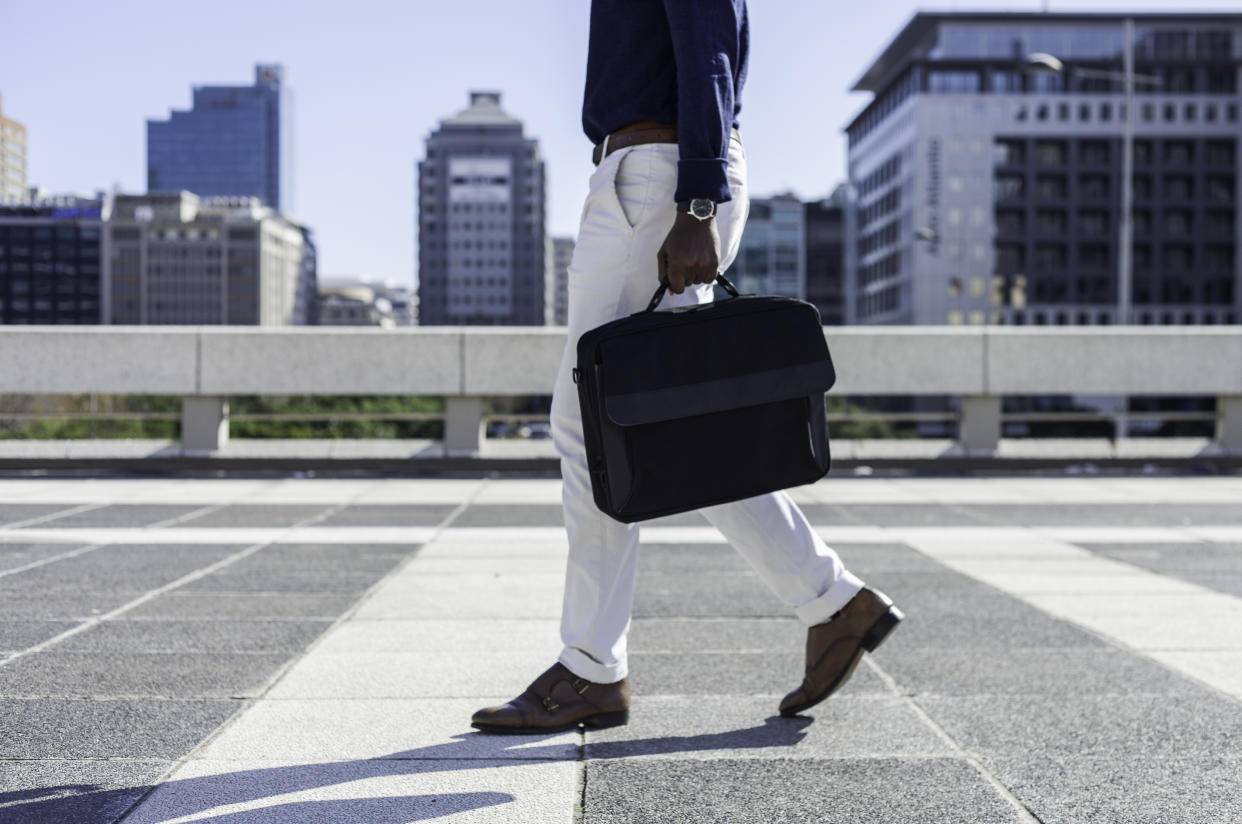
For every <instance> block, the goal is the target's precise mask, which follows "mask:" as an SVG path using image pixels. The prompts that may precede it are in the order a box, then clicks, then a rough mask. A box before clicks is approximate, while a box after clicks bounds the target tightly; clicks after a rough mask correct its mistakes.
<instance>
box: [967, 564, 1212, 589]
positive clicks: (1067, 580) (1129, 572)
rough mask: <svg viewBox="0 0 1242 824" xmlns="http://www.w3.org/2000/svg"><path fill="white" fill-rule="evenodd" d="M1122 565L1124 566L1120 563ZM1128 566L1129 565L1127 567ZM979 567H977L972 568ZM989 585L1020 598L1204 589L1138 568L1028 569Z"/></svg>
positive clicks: (992, 578) (995, 575)
mask: <svg viewBox="0 0 1242 824" xmlns="http://www.w3.org/2000/svg"><path fill="white" fill-rule="evenodd" d="M1118 566H1123V565H1121V564H1119V565H1118ZM1127 566H1128V565H1127ZM974 568H977V567H973V566H972V569H974ZM987 580H988V583H989V584H991V585H992V586H995V587H999V588H1000V589H1003V590H1005V591H1006V592H1012V593H1014V594H1016V595H1022V596H1026V595H1090V596H1092V597H1095V596H1100V595H1135V596H1146V595H1184V596H1189V597H1194V596H1196V595H1198V594H1200V593H1201V592H1203V588H1202V587H1199V586H1196V585H1195V584H1191V583H1188V582H1186V581H1179V580H1177V579H1176V578H1168V577H1165V576H1163V575H1144V574H1142V573H1141V572H1140V571H1139V570H1137V569H1136V568H1134V567H1131V568H1130V569H1111V570H1108V571H1107V572H1104V573H1103V574H1101V572H1100V571H1099V570H1098V568H1097V571H1096V572H1095V573H1094V574H1093V573H1088V572H1086V571H1083V572H1080V573H1076V574H1069V575H1067V574H1065V573H1053V574H1039V573H1033V572H1031V571H1030V570H1029V568H1028V569H1026V570H1024V571H1022V572H1014V573H1005V572H989V573H988V574H987Z"/></svg>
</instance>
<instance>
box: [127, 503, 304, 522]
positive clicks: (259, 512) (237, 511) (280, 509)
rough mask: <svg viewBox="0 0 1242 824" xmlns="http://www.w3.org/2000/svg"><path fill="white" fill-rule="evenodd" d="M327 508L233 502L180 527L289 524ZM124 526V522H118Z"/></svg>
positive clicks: (187, 519) (198, 516)
mask: <svg viewBox="0 0 1242 824" xmlns="http://www.w3.org/2000/svg"><path fill="white" fill-rule="evenodd" d="M327 508H328V507H326V506H324V505H323V504H317V505H311V506H302V505H298V504H234V505H231V506H225V507H222V508H220V509H213V510H211V511H210V512H204V513H203V514H201V515H195V516H194V517H192V518H186V519H185V520H184V521H181V522H180V523H179V525H180V526H189V527H207V526H224V527H248V526H267V527H275V526H292V525H293V524H296V523H300V522H302V521H304V520H306V519H308V518H313V517H314V516H316V515H318V514H319V513H321V512H324V511H326V510H327ZM120 526H127V524H120Z"/></svg>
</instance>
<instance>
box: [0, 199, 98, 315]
mask: <svg viewBox="0 0 1242 824" xmlns="http://www.w3.org/2000/svg"><path fill="white" fill-rule="evenodd" d="M109 206H110V204H109V201H108V198H107V197H105V196H103V195H100V196H97V197H79V196H76V195H62V196H56V197H43V196H40V197H38V198H36V199H32V200H31V201H30V202H28V203H24V204H8V205H0V323H3V324H19V323H73V324H79V323H99V322H100V321H101V320H102V315H101V308H100V292H101V277H102V274H101V267H102V259H103V252H102V244H101V239H102V232H101V229H102V226H103V221H105V220H106V219H107V217H108V210H109Z"/></svg>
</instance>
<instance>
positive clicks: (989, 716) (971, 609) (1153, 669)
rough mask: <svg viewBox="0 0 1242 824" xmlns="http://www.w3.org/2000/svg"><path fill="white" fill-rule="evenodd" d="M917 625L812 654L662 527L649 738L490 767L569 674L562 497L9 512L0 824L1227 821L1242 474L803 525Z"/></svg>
mask: <svg viewBox="0 0 1242 824" xmlns="http://www.w3.org/2000/svg"><path fill="white" fill-rule="evenodd" d="M793 494H794V495H795V497H796V499H797V500H798V501H799V502H800V503H802V504H803V508H804V511H805V512H806V513H807V515H808V517H809V518H810V520H811V522H812V523H813V524H814V525H815V526H816V527H817V529H818V530H819V531H820V532H821V534H822V535H823V536H824V538H825V539H826V540H827V541H828V542H829V543H830V544H831V545H833V546H834V547H836V548H837V549H838V551H839V552H840V553H841V555H842V556H843V557H844V558H845V560H846V562H847V564H848V565H849V567H850V568H851V569H852V570H853V571H855V572H856V573H858V574H859V575H861V576H862V577H863V578H864V579H866V580H867V581H868V582H869V583H871V584H872V585H874V586H876V587H878V588H880V589H882V590H884V591H885V592H887V593H888V594H889V595H890V596H892V597H893V598H894V599H895V600H896V602H897V603H898V604H899V605H900V606H901V608H902V609H903V610H904V611H905V613H906V615H907V620H906V621H905V622H904V623H903V624H902V625H901V627H900V629H899V630H898V631H897V632H896V633H894V634H893V635H892V636H891V638H890V639H889V640H888V641H887V642H886V643H885V645H884V646H883V647H881V648H880V649H879V650H878V651H877V652H876V654H875V655H873V656H868V657H867V658H866V659H864V665H863V666H860V667H859V669H858V671H857V673H856V674H855V676H854V678H853V679H852V680H851V682H850V683H849V684H848V685H847V687H846V688H845V689H844V690H843V691H842V692H841V693H840V694H838V695H836V696H834V697H832V698H830V699H829V700H828V701H826V702H825V703H823V704H821V705H819V706H818V707H816V708H814V709H813V710H811V711H810V713H809V714H808V715H807V716H806V717H801V718H794V719H784V718H780V717H778V716H777V713H776V708H777V704H778V702H779V700H780V697H781V696H782V695H784V694H785V692H786V691H788V690H789V689H791V688H792V687H794V686H795V685H796V684H797V683H798V681H799V680H800V677H801V670H802V664H803V662H802V645H803V641H804V631H803V629H802V628H801V627H799V625H798V624H797V623H796V622H795V621H794V620H793V619H792V618H791V617H790V615H789V612H788V610H786V609H785V608H784V607H783V606H782V605H781V604H780V603H779V602H778V601H777V600H776V599H775V598H774V597H773V596H772V595H771V594H770V593H769V592H768V591H767V590H766V589H765V588H764V586H763V585H762V584H761V583H760V581H759V580H758V578H757V577H756V576H755V575H754V574H753V573H752V572H751V571H750V570H749V569H748V568H747V567H746V566H745V564H744V562H743V561H742V560H741V558H740V556H738V555H737V554H736V553H734V552H733V551H732V550H731V549H730V548H729V547H728V546H727V545H726V544H725V543H724V542H723V539H722V538H721V536H720V534H719V533H718V532H716V530H715V529H713V528H712V527H710V526H709V525H708V523H707V522H706V520H704V519H703V518H702V517H701V516H699V515H697V514H690V515H684V516H677V517H673V518H666V519H661V520H659V521H656V522H652V523H650V524H648V525H645V526H644V527H643V550H642V556H641V560H640V565H639V577H640V580H639V586H638V591H637V594H636V601H635V605H634V606H635V609H634V614H635V620H634V623H633V629H632V632H631V668H632V673H631V683H632V686H633V690H634V700H633V707H632V711H631V721H630V724H629V725H628V726H624V727H619V728H616V729H611V730H605V731H600V732H594V731H593V732H589V733H581V732H574V733H561V734H555V735H540V736H485V735H481V734H477V733H475V732H473V731H472V730H471V729H470V726H469V719H470V714H471V713H472V712H473V711H474V710H475V709H477V708H478V707H481V706H483V705H485V704H491V703H497V702H500V701H503V700H506V699H508V698H510V697H512V696H513V695H516V694H517V693H518V692H520V691H521V690H522V689H523V688H524V687H525V685H526V683H527V682H528V681H530V680H531V679H532V678H533V677H534V676H535V675H537V674H538V673H539V672H541V671H542V670H543V669H544V668H546V667H547V666H548V665H549V664H551V663H552V661H553V660H554V658H555V656H556V653H557V651H558V649H559V644H558V637H557V636H558V632H557V627H558V616H559V612H560V604H561V586H562V576H563V569H564V563H565V555H566V546H565V539H564V534H563V530H562V528H561V512H560V505H559V495H560V484H559V481H554V480H542V479H508V478H504V479H494V478H493V479H479V480H445V479H427V480H421V479H375V478H370V479H318V478H286V479H271V478H265V479H249V478H229V479H225V478H215V479H186V478H180V479H169V478H135V479H127V478H116V479H113V478H82V479H57V478H33V477H31V478H25V477H7V478H0V822H3V824H9V822H21V824H44V822H46V824H72V823H73V822H90V824H111V823H112V822H116V821H124V822H125V824H155V823H156V822H165V823H166V824H168V823H171V822H213V824H275V823H276V822H281V824H285V823H286V822H292V823H293V824H301V823H303V822H304V823H305V824H310V822H316V823H317V824H324V823H325V822H327V823H329V824H338V823H339V824H346V822H348V824H362V823H365V824H405V822H417V821H437V822H438V821H444V822H506V823H507V822H541V823H542V822H564V824H572V822H578V821H585V822H588V824H597V823H598V824H619V823H620V822H643V823H644V824H650V823H654V822H761V823H762V824H767V822H791V823H792V822H798V823H799V824H801V823H802V822H842V823H843V824H844V823H845V822H849V823H850V824H855V823H856V822H885V824H893V823H895V822H928V823H929V824H931V823H933V822H934V823H935V824H945V823H946V822H971V823H972V824H973V823H974V822H980V823H984V822H1034V821H1041V822H1100V824H1105V823H1107V824H1116V823H1117V822H1153V824H1154V823H1155V822H1168V823H1169V824H1190V823H1192V822H1205V824H1206V823H1207V822H1211V823H1212V824H1226V823H1228V822H1238V821H1242V477H1175V478H1157V477H1135V478H1118V477H1065V478H1047V477H1040V478H1021V477H1014V478H962V479H907V478H878V477H874V478H840V479H837V478H833V479H829V480H825V481H823V482H820V483H818V484H816V485H814V486H810V487H803V488H800V489H798V490H795V491H794V493H793Z"/></svg>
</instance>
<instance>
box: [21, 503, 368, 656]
mask: <svg viewBox="0 0 1242 824" xmlns="http://www.w3.org/2000/svg"><path fill="white" fill-rule="evenodd" d="M360 494H361V493H360ZM351 500H352V499H351ZM346 506H348V504H347V503H344V504H338V505H336V506H335V507H332V508H330V509H326V510H324V511H323V512H320V513H318V514H317V515H314V516H312V517H310V518H306V519H303V520H302V521H298V522H297V523H295V524H293V525H291V526H288V527H285V528H284V529H283V530H281V531H293V530H295V529H298V528H299V527H301V526H303V525H305V524H306V523H315V522H316V521H319V520H322V519H323V518H326V517H328V516H329V515H331V514H333V513H334V512H336V511H338V510H340V509H343V508H344V507H346ZM271 544H272V542H271V541H266V542H263V543H256V544H251V545H250V546H248V547H246V548H245V549H243V550H241V551H239V552H235V553H233V554H232V555H229V556H227V557H225V558H221V559H220V560H219V561H216V562H215V563H213V564H208V565H207V566H205V567H201V568H199V569H196V570H194V571H193V572H190V573H188V574H186V575H183V576H181V577H180V578H178V579H176V580H175V581H171V582H169V583H167V584H164V585H163V586H160V587H156V588H155V589H151V590H148V591H147V592H145V593H143V594H142V595H140V596H138V597H137V598H135V599H134V600H132V601H129V602H128V603H125V604H122V605H121V606H119V607H117V608H115V609H113V610H110V611H108V612H105V613H103V614H101V615H95V616H92V617H91V618H88V619H87V620H85V621H83V622H82V623H80V624H78V625H77V626H76V627H72V628H70V629H67V630H65V631H64V632H62V633H60V634H58V635H54V636H52V637H51V638H48V639H47V640H45V641H42V642H40V643H38V644H35V645H34V646H32V647H28V648H26V649H24V650H22V651H21V652H18V653H16V654H14V655H10V656H9V657H7V658H5V659H3V660H0V667H3V666H5V665H6V664H10V663H12V662H13V661H16V660H17V659H19V658H23V657H25V656H27V655H30V654H31V653H34V652H43V651H44V650H47V649H49V648H51V647H53V646H55V645H56V644H59V643H60V642H61V641H65V640H67V639H69V638H72V637H73V636H75V635H78V634H79V633H82V632H85V631H86V630H88V629H90V628H92V627H95V626H98V625H99V624H101V623H103V622H104V621H107V620H109V619H111V618H115V617H116V616H118V615H123V614H125V613H126V612H128V611H130V610H132V609H134V608H136V607H139V606H142V605H143V604H145V603H147V602H148V601H153V600H155V599H156V598H158V597H160V596H161V595H163V594H164V593H166V592H171V591H173V590H175V589H178V588H180V587H182V586H184V585H186V584H189V583H193V582H194V581H197V580H199V579H201V578H205V577H207V576H208V575H212V574H214V573H216V572H219V571H220V570H221V569H224V568H225V567H227V566H230V565H231V564H234V563H236V562H237V561H240V560H242V559H243V558H248V557H249V556H251V555H254V554H255V553H256V552H258V551H259V550H261V549H263V548H264V547H267V546H270V545H271ZM99 546H107V544H100V545H99ZM95 548H96V549H98V548H99V547H95Z"/></svg>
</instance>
